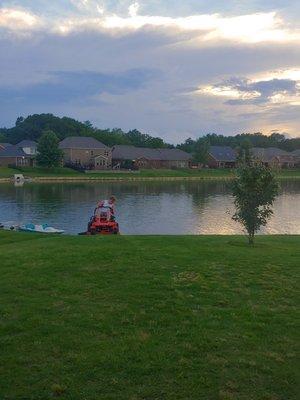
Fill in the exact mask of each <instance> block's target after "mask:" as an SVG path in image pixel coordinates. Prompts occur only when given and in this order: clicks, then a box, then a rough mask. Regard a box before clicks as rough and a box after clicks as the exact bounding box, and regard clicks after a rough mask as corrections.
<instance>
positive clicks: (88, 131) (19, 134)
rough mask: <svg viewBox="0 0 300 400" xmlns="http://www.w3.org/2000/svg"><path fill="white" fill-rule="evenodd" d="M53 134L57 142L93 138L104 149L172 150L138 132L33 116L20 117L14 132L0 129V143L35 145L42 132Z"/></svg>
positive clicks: (159, 141)
mask: <svg viewBox="0 0 300 400" xmlns="http://www.w3.org/2000/svg"><path fill="white" fill-rule="evenodd" d="M49 130H51V131H53V132H54V133H55V134H56V136H57V137H58V139H59V140H62V139H64V138H65V137H67V136H92V137H94V138H95V139H97V140H99V141H100V142H102V143H104V144H106V145H107V146H113V145H115V144H128V145H134V146H137V147H152V148H159V147H172V146H171V145H169V144H168V143H165V142H164V141H163V139H161V138H159V137H153V136H150V135H147V134H144V133H141V132H139V131H138V130H136V129H134V130H130V131H128V132H124V131H122V130H121V129H117V128H115V129H98V128H96V127H94V126H93V125H92V124H91V123H90V122H89V121H85V122H79V121H76V120H75V119H73V118H68V117H63V118H59V117H56V116H54V115H52V114H34V115H29V116H28V117H27V118H23V117H19V118H18V119H17V121H16V124H15V126H14V127H13V128H9V129H7V128H0V142H9V143H12V144H16V143H18V142H20V141H21V140H24V139H29V140H34V141H38V140H39V138H40V137H41V135H42V133H43V132H44V131H49Z"/></svg>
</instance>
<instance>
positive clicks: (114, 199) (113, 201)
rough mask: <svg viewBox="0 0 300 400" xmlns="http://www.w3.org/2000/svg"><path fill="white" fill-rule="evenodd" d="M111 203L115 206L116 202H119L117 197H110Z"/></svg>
mask: <svg viewBox="0 0 300 400" xmlns="http://www.w3.org/2000/svg"><path fill="white" fill-rule="evenodd" d="M109 201H110V203H113V204H115V202H116V201H117V199H116V198H115V196H110V198H109Z"/></svg>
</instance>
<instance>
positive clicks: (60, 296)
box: [0, 232, 300, 400]
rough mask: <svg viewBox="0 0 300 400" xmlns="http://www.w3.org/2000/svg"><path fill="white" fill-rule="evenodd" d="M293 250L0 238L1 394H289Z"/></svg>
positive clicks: (257, 398)
mask: <svg viewBox="0 0 300 400" xmlns="http://www.w3.org/2000/svg"><path fill="white" fill-rule="evenodd" d="M299 248H300V237H299V236H268V237H267V236H261V237H259V238H258V239H257V242H256V245H255V246H254V247H249V246H248V245H247V244H246V241H245V238H243V237H241V236H223V237H220V236H174V237H171V236H169V237H166V236H152V237H151V236H140V237H135V236H118V237H116V236H114V237H72V236H69V237H68V236H65V237H59V236H53V237H48V236H42V235H36V234H26V233H23V234H21V233H11V232H0V252H1V266H0V270H1V271H0V273H1V279H0V307H1V320H0V321H1V325H0V329H1V335H0V338H1V339H0V340H1V344H0V359H1V363H0V398H1V400H2V399H3V400H4V399H5V400H21V399H22V400H25V399H26V400H47V399H49V400H50V399H52V398H54V397H56V396H57V397H58V398H60V399H66V400H98V399H100V400H102V399H104V400H120V399H121V400H127V399H128V400H179V399H180V400H199V399H203V400H215V399H224V400H225V399H226V400H231V399H236V400H237V399H238V400H252V399H253V400H288V399H289V400H291V399H295V400H296V399H297V398H298V395H297V387H296V386H297V384H296V381H297V373H296V370H297V369H296V354H297V339H298V332H299V330H297V319H296V313H297V309H296V307H297V292H296V290H297V275H298V277H299V272H298V271H299V265H300V255H299ZM298 328H299V326H298Z"/></svg>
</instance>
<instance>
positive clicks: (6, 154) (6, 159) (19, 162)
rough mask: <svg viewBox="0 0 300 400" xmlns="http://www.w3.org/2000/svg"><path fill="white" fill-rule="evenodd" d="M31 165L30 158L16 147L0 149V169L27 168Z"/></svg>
mask: <svg viewBox="0 0 300 400" xmlns="http://www.w3.org/2000/svg"><path fill="white" fill-rule="evenodd" d="M30 165H32V157H31V156H30V155H28V154H26V153H25V152H24V151H23V150H22V149H21V148H20V147H18V146H13V145H10V146H7V147H5V148H0V167H8V166H15V167H28V166H30Z"/></svg>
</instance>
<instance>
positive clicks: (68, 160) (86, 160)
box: [59, 136, 112, 169]
mask: <svg viewBox="0 0 300 400" xmlns="http://www.w3.org/2000/svg"><path fill="white" fill-rule="evenodd" d="M59 147H60V149H61V150H63V152H64V164H67V165H77V166H80V167H82V168H85V169H107V168H110V167H111V163H112V161H111V149H110V148H109V147H107V146H105V144H103V143H101V142H99V141H98V140H96V139H95V138H93V137H88V136H70V137H67V138H65V139H64V140H62V141H61V142H60V143H59Z"/></svg>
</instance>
